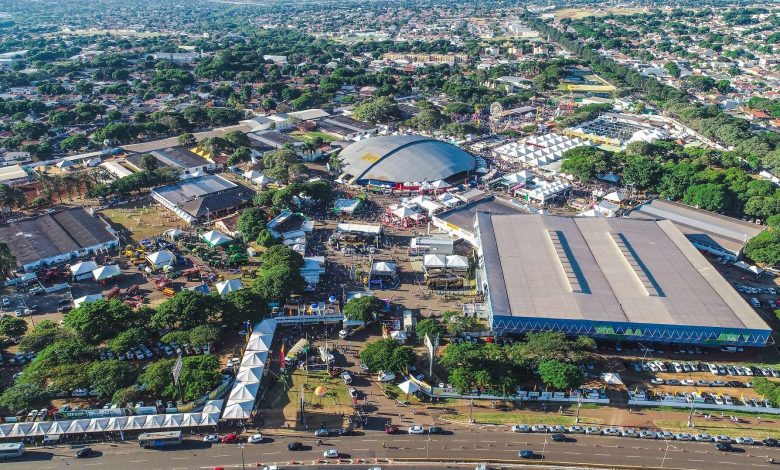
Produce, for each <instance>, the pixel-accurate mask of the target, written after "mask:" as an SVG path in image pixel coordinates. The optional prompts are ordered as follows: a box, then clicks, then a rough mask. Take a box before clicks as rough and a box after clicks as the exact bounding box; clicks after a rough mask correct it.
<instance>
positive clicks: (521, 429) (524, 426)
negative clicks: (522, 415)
mask: <svg viewBox="0 0 780 470" xmlns="http://www.w3.org/2000/svg"><path fill="white" fill-rule="evenodd" d="M530 431H531V428H530V427H529V426H528V425H527V424H515V425H514V426H512V432H530Z"/></svg>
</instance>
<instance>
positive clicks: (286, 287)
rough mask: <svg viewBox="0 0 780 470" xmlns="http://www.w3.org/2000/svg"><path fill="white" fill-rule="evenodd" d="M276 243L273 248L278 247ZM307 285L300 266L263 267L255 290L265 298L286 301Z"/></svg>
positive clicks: (256, 280)
mask: <svg viewBox="0 0 780 470" xmlns="http://www.w3.org/2000/svg"><path fill="white" fill-rule="evenodd" d="M277 246H284V245H276V246H273V247H271V248H276V247H277ZM305 287H306V281H305V280H304V279H303V276H301V271H300V268H293V267H290V266H273V267H270V268H268V267H265V266H264V267H262V268H261V270H260V276H259V277H257V278H256V279H255V282H254V284H253V286H252V288H253V290H254V291H255V292H256V293H257V294H259V295H260V296H261V297H263V298H264V299H269V300H276V301H284V300H286V299H287V298H289V297H290V295H291V294H292V293H293V292H301V291H303V289H304V288H305Z"/></svg>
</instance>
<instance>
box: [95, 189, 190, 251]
mask: <svg viewBox="0 0 780 470" xmlns="http://www.w3.org/2000/svg"><path fill="white" fill-rule="evenodd" d="M100 214H101V215H103V217H104V218H105V219H106V221H108V222H109V223H110V224H111V226H112V227H114V229H116V230H118V231H120V233H122V234H123V235H124V236H125V237H127V238H129V240H128V241H135V242H138V241H141V240H143V239H145V238H152V237H156V236H158V235H159V234H161V233H163V232H164V231H166V230H168V229H171V228H176V227H182V226H184V225H185V224H184V221H182V220H181V219H180V218H178V217H176V216H175V215H174V214H173V213H172V212H170V211H169V210H167V209H165V208H163V207H162V206H160V205H159V204H156V203H154V202H153V201H152V200H151V199H145V200H142V201H139V202H134V203H130V204H126V205H123V206H115V207H112V208H109V209H103V210H102V211H100Z"/></svg>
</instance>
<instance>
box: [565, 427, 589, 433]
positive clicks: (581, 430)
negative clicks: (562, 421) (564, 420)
mask: <svg viewBox="0 0 780 470" xmlns="http://www.w3.org/2000/svg"><path fill="white" fill-rule="evenodd" d="M567 431H568V432H570V433H572V434H584V433H585V428H583V427H582V426H569V427H568V429H567Z"/></svg>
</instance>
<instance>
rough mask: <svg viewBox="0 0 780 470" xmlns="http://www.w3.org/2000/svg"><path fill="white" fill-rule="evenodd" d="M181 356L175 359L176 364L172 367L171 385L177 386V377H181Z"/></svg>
mask: <svg viewBox="0 0 780 470" xmlns="http://www.w3.org/2000/svg"><path fill="white" fill-rule="evenodd" d="M181 367H182V362H181V355H180V356H179V357H178V358H177V359H176V364H174V365H173V384H174V385H176V386H177V387H178V386H179V376H180V375H181Z"/></svg>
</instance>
